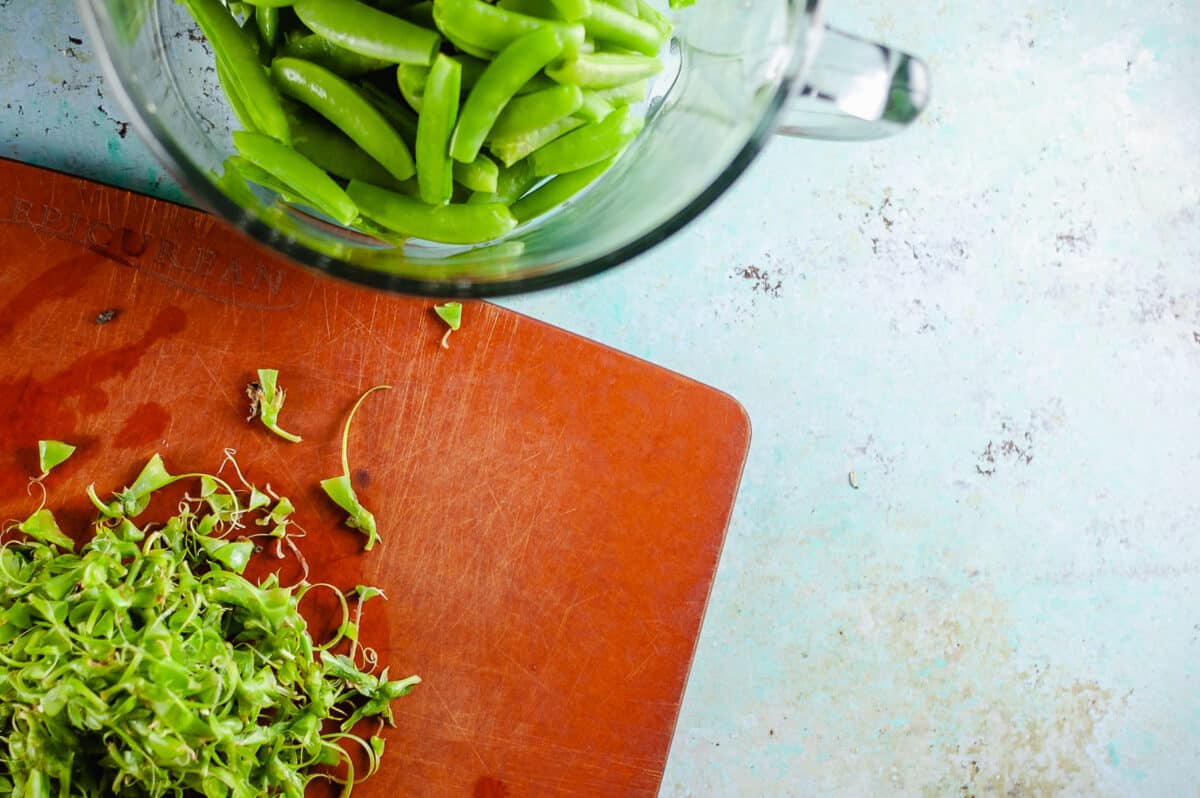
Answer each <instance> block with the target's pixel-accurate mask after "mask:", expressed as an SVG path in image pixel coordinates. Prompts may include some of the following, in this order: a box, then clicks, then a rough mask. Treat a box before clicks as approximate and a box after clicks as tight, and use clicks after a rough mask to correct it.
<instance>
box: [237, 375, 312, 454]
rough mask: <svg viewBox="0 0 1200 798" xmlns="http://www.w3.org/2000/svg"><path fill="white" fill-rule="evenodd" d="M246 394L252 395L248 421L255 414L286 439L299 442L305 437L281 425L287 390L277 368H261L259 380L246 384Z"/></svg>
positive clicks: (270, 428)
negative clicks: (280, 418) (280, 383)
mask: <svg viewBox="0 0 1200 798" xmlns="http://www.w3.org/2000/svg"><path fill="white" fill-rule="evenodd" d="M246 395H247V396H249V397H250V415H249V416H247V417H246V420H247V421H253V420H254V417H255V416H258V417H259V418H260V419H262V423H263V426H264V427H266V428H267V429H269V430H271V432H274V433H275V434H276V435H278V436H279V437H281V438H283V439H284V440H287V441H291V442H292V443H299V442H300V441H301V440H303V438H301V437H300V436H299V435H296V434H294V433H291V432H287V431H286V430H284V429H282V428H281V427H280V426H279V412H280V411H281V410H283V402H284V399H286V398H287V392H286V391H285V390H283V388H282V387H280V386H279V372H278V371H277V370H276V369H259V370H258V382H252V383H250V384H249V385H247V386H246Z"/></svg>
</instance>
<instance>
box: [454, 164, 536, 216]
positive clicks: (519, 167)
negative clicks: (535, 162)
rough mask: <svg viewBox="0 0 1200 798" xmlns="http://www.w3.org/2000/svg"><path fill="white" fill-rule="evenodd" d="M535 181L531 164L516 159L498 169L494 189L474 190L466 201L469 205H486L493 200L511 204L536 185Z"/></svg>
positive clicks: (502, 203)
mask: <svg viewBox="0 0 1200 798" xmlns="http://www.w3.org/2000/svg"><path fill="white" fill-rule="evenodd" d="M537 182H538V177H537V175H535V174H534V173H533V166H532V165H531V164H530V163H529V161H528V160H524V161H517V162H516V163H515V164H513V165H512V166H507V167H504V168H502V169H500V174H499V175H498V176H497V177H496V189H495V190H494V191H491V192H481V191H476V192H475V193H474V194H472V195H471V198H470V199H469V200H467V202H468V203H469V204H471V205H488V204H491V203H494V202H495V203H499V204H501V205H512V204H513V203H514V202H516V201H517V200H519V199H520V198H521V197H522V196H524V194H525V192H526V191H529V189H531V188H533V187H534V186H535V185H537Z"/></svg>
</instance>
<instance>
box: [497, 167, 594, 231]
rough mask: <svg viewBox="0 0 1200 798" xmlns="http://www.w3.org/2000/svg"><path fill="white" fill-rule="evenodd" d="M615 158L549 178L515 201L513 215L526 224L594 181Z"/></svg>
mask: <svg viewBox="0 0 1200 798" xmlns="http://www.w3.org/2000/svg"><path fill="white" fill-rule="evenodd" d="M614 160H616V159H615V158H610V159H608V160H606V161H601V162H600V163H598V164H594V165H592V166H589V167H587V168H586V169H579V170H577V171H574V172H568V173H566V174H565V175H559V176H558V177H556V178H554V179H553V180H547V181H546V182H545V183H543V184H542V185H540V186H538V187H537V188H536V189H534V190H533V191H531V192H529V193H528V194H526V195H525V196H524V197H522V198H521V199H520V200H518V201H517V202H515V203H513V206H512V209H511V210H512V215H513V216H514V217H516V219H517V221H518V222H520V223H521V224H524V223H525V222H528V221H530V220H531V219H536V218H537V217H538V216H542V215H543V214H546V213H548V212H549V211H551V210H553V209H555V208H557V207H558V206H559V205H562V204H563V203H564V202H566V201H567V200H569V199H571V197H574V196H575V195H576V194H578V193H579V192H580V191H582V190H583V189H585V188H587V186H588V185H590V184H591V183H592V181H594V180H595V179H596V178H598V177H599V176H600V175H602V174H604V173H605V172H606V171H607V170H608V168H609V167H610V166H612V163H613V161H614Z"/></svg>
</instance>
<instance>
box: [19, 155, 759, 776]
mask: <svg viewBox="0 0 1200 798" xmlns="http://www.w3.org/2000/svg"><path fill="white" fill-rule="evenodd" d="M0 264H2V268H0V352H2V353H3V358H0V360H2V362H0V515H2V517H3V518H16V517H24V515H26V514H28V512H29V511H30V510H31V509H33V500H32V499H30V498H29V497H28V496H27V495H26V490H25V488H26V480H27V478H28V476H29V475H30V474H33V473H34V472H35V471H36V462H37V458H36V442H37V440H38V439H39V438H53V439H60V440H64V441H69V442H73V443H76V444H78V445H79V451H78V453H77V454H76V455H75V457H74V458H72V459H71V460H70V461H68V462H67V463H66V464H65V465H63V466H62V467H60V469H59V470H56V471H55V472H54V473H53V474H52V475H51V477H50V478H49V479H48V480H47V485H48V487H49V489H50V492H51V505H52V506H54V507H56V508H59V507H62V508H65V509H64V511H62V512H60V513H59V516H60V520H65V521H66V522H67V523H70V524H72V525H73V526H74V527H75V528H78V529H85V528H86V524H87V522H88V520H89V518H90V513H89V506H88V505H87V503H86V501H85V500H84V499H83V489H84V487H85V486H86V485H87V483H88V482H92V481H95V482H96V483H97V486H98V487H99V488H100V489H101V490H102V491H109V490H113V489H116V488H119V487H121V486H123V485H125V484H127V483H128V482H129V481H130V480H132V478H133V477H134V475H135V474H136V473H137V471H138V470H139V469H140V467H141V465H142V464H143V463H144V462H145V460H146V459H147V458H148V457H149V456H150V455H152V454H153V453H154V452H159V453H161V454H162V456H163V457H164V459H165V460H166V464H167V466H168V468H169V469H170V470H172V471H177V472H184V471H191V470H212V469H215V468H216V467H217V466H218V465H219V464H220V462H221V460H222V457H223V455H222V451H223V450H224V449H226V448H233V449H236V450H237V459H238V462H239V463H240V464H241V466H242V469H243V470H244V471H245V472H246V474H247V476H248V478H250V479H251V480H253V481H256V482H259V483H262V482H269V483H270V484H271V485H272V486H273V487H274V488H275V489H276V490H278V491H280V492H284V493H286V494H287V495H289V496H291V497H292V498H293V500H294V501H295V502H296V503H297V505H298V508H299V511H298V515H297V518H298V520H299V522H300V523H301V524H302V525H303V526H304V527H305V528H306V529H307V531H308V536H307V537H306V538H305V539H304V540H302V541H300V543H299V545H300V546H301V548H302V549H303V551H304V553H305V555H306V556H307V559H308V560H309V562H310V564H311V566H312V578H313V580H314V581H320V580H324V581H330V582H333V583H335V584H337V585H339V586H341V587H344V588H350V587H353V586H354V585H355V584H357V583H360V582H362V583H369V584H374V585H377V586H379V587H381V588H383V589H384V591H385V592H386V593H387V595H388V597H389V601H387V602H386V603H384V602H379V603H372V604H370V605H368V609H367V613H366V616H365V620H364V632H363V633H364V637H366V638H367V639H368V640H370V641H372V642H373V643H374V644H375V647H376V648H377V649H378V650H379V654H380V658H381V663H382V664H387V665H389V666H390V667H391V672H392V675H393V676H394V677H395V676H399V675H404V674H408V673H418V674H420V675H421V676H422V677H423V679H424V683H423V684H421V685H420V686H419V687H418V689H417V690H416V691H414V692H413V693H412V694H411V695H409V696H408V697H406V698H403V699H401V700H400V701H398V702H397V703H396V710H397V712H396V717H397V727H396V728H395V729H391V730H389V731H387V732H386V733H385V737H387V740H388V744H387V755H386V757H385V759H384V765H383V769H382V771H381V772H380V774H379V775H378V776H377V777H376V778H375V779H373V780H371V781H369V782H367V783H365V784H364V785H362V787H360V788H358V789H356V790H355V793H354V794H355V796H361V797H362V798H372V796H377V797H380V798H382V796H389V798H393V797H394V796H401V795H404V796H410V795H411V796H473V798H502V797H507V798H518V796H539V797H541V796H555V795H572V796H626V795H653V794H655V793H656V791H657V789H658V786H659V782H660V780H661V777H662V772H663V766H664V763H665V760H666V756H667V750H668V747H669V746H670V742H671V735H672V732H673V730H674V727H675V722H676V717H677V714H678V710H679V704H680V699H681V697H682V693H683V688H684V683H685V681H686V679H687V674H688V669H689V667H690V664H691V660H692V655H693V652H694V650H695V646H696V638H697V635H698V633H699V630H700V623H701V619H702V617H703V615H704V609H705V605H706V602H707V600H708V595H709V589H710V586H711V585H712V580H713V574H714V570H715V569H716V566H717V561H718V558H719V556H720V553H721V545H722V542H723V539H724V535H725V528H726V524H727V522H728V519H729V514H730V509H731V506H732V504H733V500H734V494H735V492H736V489H737V483H738V478H739V475H740V473H741V470H742V465H743V462H744V460H745V456H746V451H747V446H748V442H749V424H748V421H747V418H746V415H745V413H744V412H743V411H742V409H741V407H740V406H739V405H738V404H737V403H735V402H734V401H733V400H732V399H730V398H729V397H728V396H726V395H724V394H721V393H719V392H717V391H715V390H713V389H711V388H708V387H705V386H703V385H700V384H697V383H696V382H693V381H691V380H688V379H686V378H684V377H681V376H679V375H678V374H673V373H670V372H668V371H664V370H663V369H660V368H657V367H655V366H653V365H650V364H648V363H645V362H642V361H639V360H636V359H634V358H631V357H628V356H626V355H623V354H621V353H619V352H615V351H613V350H611V349H608V348H606V347H603V346H599V345H597V344H596V343H593V342H591V341H587V340H584V339H583V338H580V337H578V336H575V335H571V334H569V333H566V332H563V331H562V330H558V329H555V328H553V327H550V326H547V325H545V324H542V323H539V322H537V321H534V320H532V319H529V318H526V317H524V316H521V315H518V314H516V313H512V312H509V311H506V310H504V309H501V308H499V307H496V306H494V305H489V304H485V303H473V304H469V305H468V306H467V307H466V308H465V310H464V323H463V329H462V330H461V331H459V332H457V333H455V334H454V335H453V336H452V338H451V339H450V344H451V345H450V348H449V349H442V348H441V347H440V346H439V340H440V338H441V335H442V331H443V329H444V328H443V326H442V324H441V322H440V321H439V320H438V319H437V318H436V317H435V316H434V315H433V313H432V312H431V306H432V304H433V303H432V302H429V301H425V300H417V299H411V298H403V297H398V296H392V295H387V294H383V293H378V292H373V291H370V290H365V289H360V288H357V287H353V286H350V285H344V284H340V283H338V282H335V281H333V280H330V279H328V278H325V277H323V276H320V275H317V274H314V273H311V272H309V271H306V270H302V269H300V268H297V267H294V266H292V265H290V264H289V263H286V262H284V261H283V260H281V259H280V258H278V257H276V256H274V255H272V254H271V253H269V252H267V251H265V250H264V249H261V248H259V247H257V246H256V245H254V244H253V243H251V242H249V241H247V240H246V239H244V238H243V237H241V236H240V235H239V234H237V233H235V232H234V231H231V230H229V229H228V228H226V227H225V226H223V225H222V224H221V223H219V222H218V221H217V220H215V219H213V218H211V217H209V216H206V215H204V214H201V213H198V212H196V211H193V210H190V209H187V208H183V207H179V206H176V205H172V204H169V203H165V202H160V201H156V200H153V199H149V198H147V197H143V196H139V195H134V194H131V193H128V192H125V191H120V190H116V189H112V188H108V187H105V186H101V185H97V184H95V183H89V182H85V181H82V180H78V179H75V178H72V177H68V176H64V175H60V174H56V173H51V172H47V171H44V170H40V169H35V168H33V167H29V166H25V165H22V164H18V163H14V162H10V161H0ZM264 367H265V368H276V369H279V371H280V374H281V382H282V383H283V384H284V385H285V386H286V387H287V389H288V401H287V405H286V408H285V409H284V412H283V415H282V422H283V425H284V426H285V427H286V428H288V429H290V430H292V431H294V432H297V433H299V434H302V435H303V436H304V441H303V442H302V443H300V444H290V443H287V442H285V441H283V440H281V439H279V438H277V437H275V436H273V435H270V434H267V433H266V432H265V431H264V430H263V429H262V427H261V426H259V425H257V424H249V423H247V421H246V412H247V401H246V397H245V395H244V392H243V391H244V387H245V385H246V384H247V383H248V382H250V381H251V380H252V379H253V378H254V372H255V370H256V369H258V368H264ZM380 383H389V384H391V385H393V386H395V387H394V389H393V390H391V391H381V392H378V393H376V394H374V395H372V397H371V398H370V399H369V400H368V401H367V402H366V403H365V404H364V405H363V408H362V411H361V412H360V413H359V415H358V417H357V418H356V421H355V429H354V433H353V435H352V443H351V461H352V462H351V465H352V468H353V470H354V481H355V484H356V486H357V490H358V493H359V496H360V497H361V498H362V500H363V502H364V504H365V505H366V506H367V507H369V508H371V509H373V510H374V512H375V513H376V515H377V517H378V519H379V526H380V531H381V534H382V535H383V538H384V543H383V544H382V546H381V547H378V548H376V549H375V550H374V551H372V552H369V553H363V552H361V551H360V543H361V538H360V537H359V536H358V533H356V532H353V531H351V530H348V529H346V528H345V527H342V526H340V525H339V521H340V513H339V512H338V511H336V510H335V509H334V508H333V507H332V506H331V505H330V503H329V502H328V501H327V500H326V499H325V498H324V497H323V495H322V494H321V493H320V492H319V489H318V488H317V482H318V481H319V480H320V479H321V478H324V477H328V476H332V475H335V474H336V473H338V472H339V470H340V463H339V435H340V427H341V424H342V421H343V419H344V417H345V414H346V412H347V410H348V409H349V407H350V406H351V404H352V403H353V402H354V400H355V399H356V398H357V397H358V395H359V394H360V393H361V392H362V391H364V390H365V389H367V388H369V387H371V386H373V385H376V384H380ZM257 565H258V567H259V569H260V570H264V569H267V568H274V567H276V565H275V564H274V563H272V562H270V561H268V560H266V559H265V558H264V557H260V559H259V562H258V564H257ZM281 567H282V568H283V576H284V577H285V578H295V576H296V573H297V569H296V568H295V564H294V562H293V561H291V560H288V561H286V562H284V563H282V565H281ZM316 612H320V610H319V609H318V610H316ZM314 620H316V621H319V620H320V619H314Z"/></svg>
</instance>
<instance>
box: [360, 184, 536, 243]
mask: <svg viewBox="0 0 1200 798" xmlns="http://www.w3.org/2000/svg"><path fill="white" fill-rule="evenodd" d="M346 190H347V193H349V195H350V197H351V198H352V199H353V200H354V201H355V203H357V204H358V206H359V209H360V210H361V211H362V213H363V215H364V216H366V217H368V218H370V219H372V220H374V221H375V222H378V223H379V224H381V225H383V226H384V227H387V228H388V229H391V230H395V231H396V232H398V233H402V234H404V235H407V236H412V237H414V238H423V239H426V240H428V241H440V242H442V243H446V244H479V243H483V242H485V241H491V240H493V239H496V238H500V237H501V236H504V235H506V234H507V233H508V232H509V231H511V230H512V229H513V228H514V227H516V223H517V222H516V219H514V218H513V215H512V214H511V213H510V212H509V210H508V208H506V207H505V206H503V205H443V206H438V207H435V206H430V205H426V204H425V203H423V202H419V201H417V200H414V199H411V198H409V197H405V196H403V195H400V194H397V193H395V192H392V191H387V190H386V189H381V188H377V187H375V186H371V185H368V184H366V183H360V182H358V181H351V183H350V185H349V186H348V187H347V189H346Z"/></svg>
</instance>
